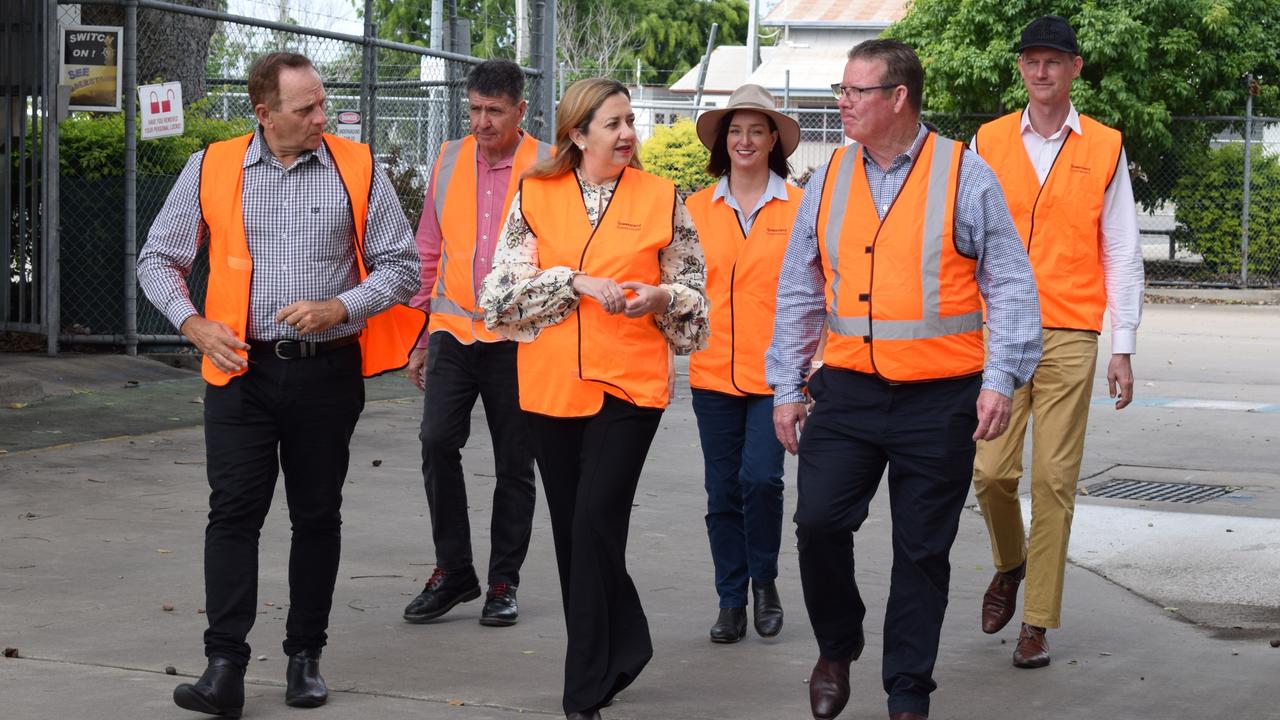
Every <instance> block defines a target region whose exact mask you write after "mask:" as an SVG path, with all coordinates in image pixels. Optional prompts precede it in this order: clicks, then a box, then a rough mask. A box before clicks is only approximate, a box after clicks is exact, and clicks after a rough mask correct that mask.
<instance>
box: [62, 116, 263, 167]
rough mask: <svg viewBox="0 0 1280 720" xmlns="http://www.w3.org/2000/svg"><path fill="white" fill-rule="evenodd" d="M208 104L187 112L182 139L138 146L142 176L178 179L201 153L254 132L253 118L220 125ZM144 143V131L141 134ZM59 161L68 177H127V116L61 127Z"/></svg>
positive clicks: (71, 121)
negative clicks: (207, 113) (212, 145)
mask: <svg viewBox="0 0 1280 720" xmlns="http://www.w3.org/2000/svg"><path fill="white" fill-rule="evenodd" d="M202 107H203V102H201V103H195V104H194V105H192V106H191V107H189V108H187V111H186V113H185V115H184V122H185V123H186V128H185V130H184V132H183V134H182V135H178V136H173V137H165V138H158V139H155V140H146V141H143V140H141V139H140V140H139V141H138V155H137V159H138V174H139V175H171V176H176V175H177V174H178V173H179V172H181V171H182V168H183V166H184V165H186V164H187V158H189V157H191V153H193V152H196V151H197V150H203V149H204V147H205V146H206V145H208V144H209V143H211V142H217V141H218V140H226V139H227V138H231V137H235V136H237V135H243V134H245V133H247V132H251V131H252V130H253V128H254V121H253V120H250V119H248V118H238V119H235V120H219V119H213V118H208V117H205V116H204V115H202V114H201V110H202ZM138 133H139V138H140V137H141V131H138ZM58 138H59V147H58V159H59V164H60V166H61V169H62V176H63V177H75V178H81V179H84V180H97V179H99V178H104V177H119V176H122V175H124V113H101V114H100V113H75V114H73V115H72V116H71V117H69V118H67V119H66V120H65V121H63V123H62V125H61V126H60V127H59V135H58Z"/></svg>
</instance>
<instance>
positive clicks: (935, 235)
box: [827, 136, 982, 340]
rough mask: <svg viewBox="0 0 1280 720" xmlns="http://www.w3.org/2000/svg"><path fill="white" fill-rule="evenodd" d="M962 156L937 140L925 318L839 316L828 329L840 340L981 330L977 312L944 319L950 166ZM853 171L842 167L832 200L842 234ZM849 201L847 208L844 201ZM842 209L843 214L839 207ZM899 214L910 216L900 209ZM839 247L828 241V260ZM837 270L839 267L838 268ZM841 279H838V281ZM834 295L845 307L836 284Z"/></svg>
mask: <svg viewBox="0 0 1280 720" xmlns="http://www.w3.org/2000/svg"><path fill="white" fill-rule="evenodd" d="M957 152H963V146H961V144H960V143H958V142H956V141H954V140H949V139H947V138H944V137H941V136H935V137H934V143H933V157H932V160H931V163H930V169H929V180H928V182H929V187H928V192H927V195H926V198H925V207H924V237H923V238H921V247H920V257H921V265H920V285H921V298H920V300H921V303H920V306H921V309H922V311H923V316H922V317H921V318H920V319H919V320H868V318H867V317H865V316H857V317H841V316H839V315H837V314H836V313H835V312H834V311H831V312H828V314H827V326H828V327H829V328H831V332H834V333H836V334H837V335H847V336H852V337H866V336H867V335H870V336H871V337H873V338H881V339H885V340H924V339H928V338H936V337H943V336H946V335H958V334H961V333H967V332H975V331H978V330H981V329H982V311H981V310H978V311H975V312H971V313H966V314H964V315H953V316H948V317H943V316H942V314H941V307H942V301H941V294H942V280H941V272H942V242H943V237H944V235H945V232H944V231H945V230H946V219H947V205H948V203H950V202H951V200H952V193H951V188H950V187H948V185H949V183H948V178H949V177H950V176H951V163H952V160H953V159H954V158H955V154H956V153H957ZM853 172H855V169H854V168H846V166H845V163H843V162H841V163H840V176H839V177H837V180H836V189H837V192H840V193H841V194H840V195H834V196H832V198H831V206H832V209H833V211H832V213H831V217H830V218H829V219H828V222H827V228H828V232H830V230H831V228H832V227H833V224H834V227H836V228H839V227H840V226H841V225H842V224H843V222H844V207H845V206H846V205H847V204H848V202H847V198H848V196H849V185H850V183H851V182H852V179H853ZM842 198H844V199H845V200H844V201H843V202H840V200H841V199H842ZM837 203H839V205H840V210H839V213H837V212H835V207H836V205H837ZM899 211H900V212H904V211H907V210H906V209H905V208H899ZM838 244H839V237H838V236H836V237H834V238H833V237H831V236H828V238H827V247H828V249H829V250H828V254H829V255H830V256H831V257H832V258H833V262H834V258H835V257H836V255H835V252H834V251H832V250H830V248H832V247H833V246H836V245H838ZM833 266H834V265H833ZM836 277H838V275H837V276H836ZM831 292H832V295H833V297H834V298H835V306H836V307H837V308H838V307H840V300H839V298H840V296H839V294H838V288H837V287H836V285H835V280H832V288H831Z"/></svg>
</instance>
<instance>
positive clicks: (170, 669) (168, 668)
mask: <svg viewBox="0 0 1280 720" xmlns="http://www.w3.org/2000/svg"><path fill="white" fill-rule="evenodd" d="M164 674H165V675H177V674H178V668H176V667H174V666H172V665H165V666H164Z"/></svg>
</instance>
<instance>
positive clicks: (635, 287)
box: [573, 273, 671, 318]
mask: <svg viewBox="0 0 1280 720" xmlns="http://www.w3.org/2000/svg"><path fill="white" fill-rule="evenodd" d="M573 289H574V290H575V291H577V293H578V294H579V295H582V296H584V297H589V298H591V299H592V300H595V301H596V302H598V303H600V306H601V307H603V308H604V311H605V312H607V313H609V314H610V315H615V314H617V313H622V314H623V315H625V316H627V317H629V318H638V317H642V316H644V315H648V314H649V313H658V314H661V313H664V312H666V310H667V306H668V305H670V304H671V293H670V292H668V291H667V290H665V289H663V288H660V287H657V286H656V285H647V284H645V283H642V282H636V281H634V280H628V281H627V282H622V283H619V282H614V281H613V279H612V278H599V277H592V276H590V275H586V274H583V273H578V274H577V275H574V276H573Z"/></svg>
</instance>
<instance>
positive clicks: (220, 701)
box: [173, 657, 244, 718]
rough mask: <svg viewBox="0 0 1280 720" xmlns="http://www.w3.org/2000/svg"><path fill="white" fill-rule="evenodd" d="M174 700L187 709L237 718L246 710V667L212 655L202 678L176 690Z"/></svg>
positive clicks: (174, 690)
mask: <svg viewBox="0 0 1280 720" xmlns="http://www.w3.org/2000/svg"><path fill="white" fill-rule="evenodd" d="M173 702H174V703H175V704H177V706H178V707H180V708H182V709H184V710H194V711H196V712H202V713H208V714H210V715H222V716H223V717H237V718H238V717H240V715H241V713H243V712H244V668H242V667H240V666H239V665H236V664H235V663H234V662H232V661H231V660H229V659H227V658H224V657H211V658H209V666H208V667H206V668H205V670H204V674H203V675H201V676H200V679H199V680H197V681H195V682H194V683H182V684H181V685H179V686H178V687H176V688H174V689H173Z"/></svg>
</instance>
